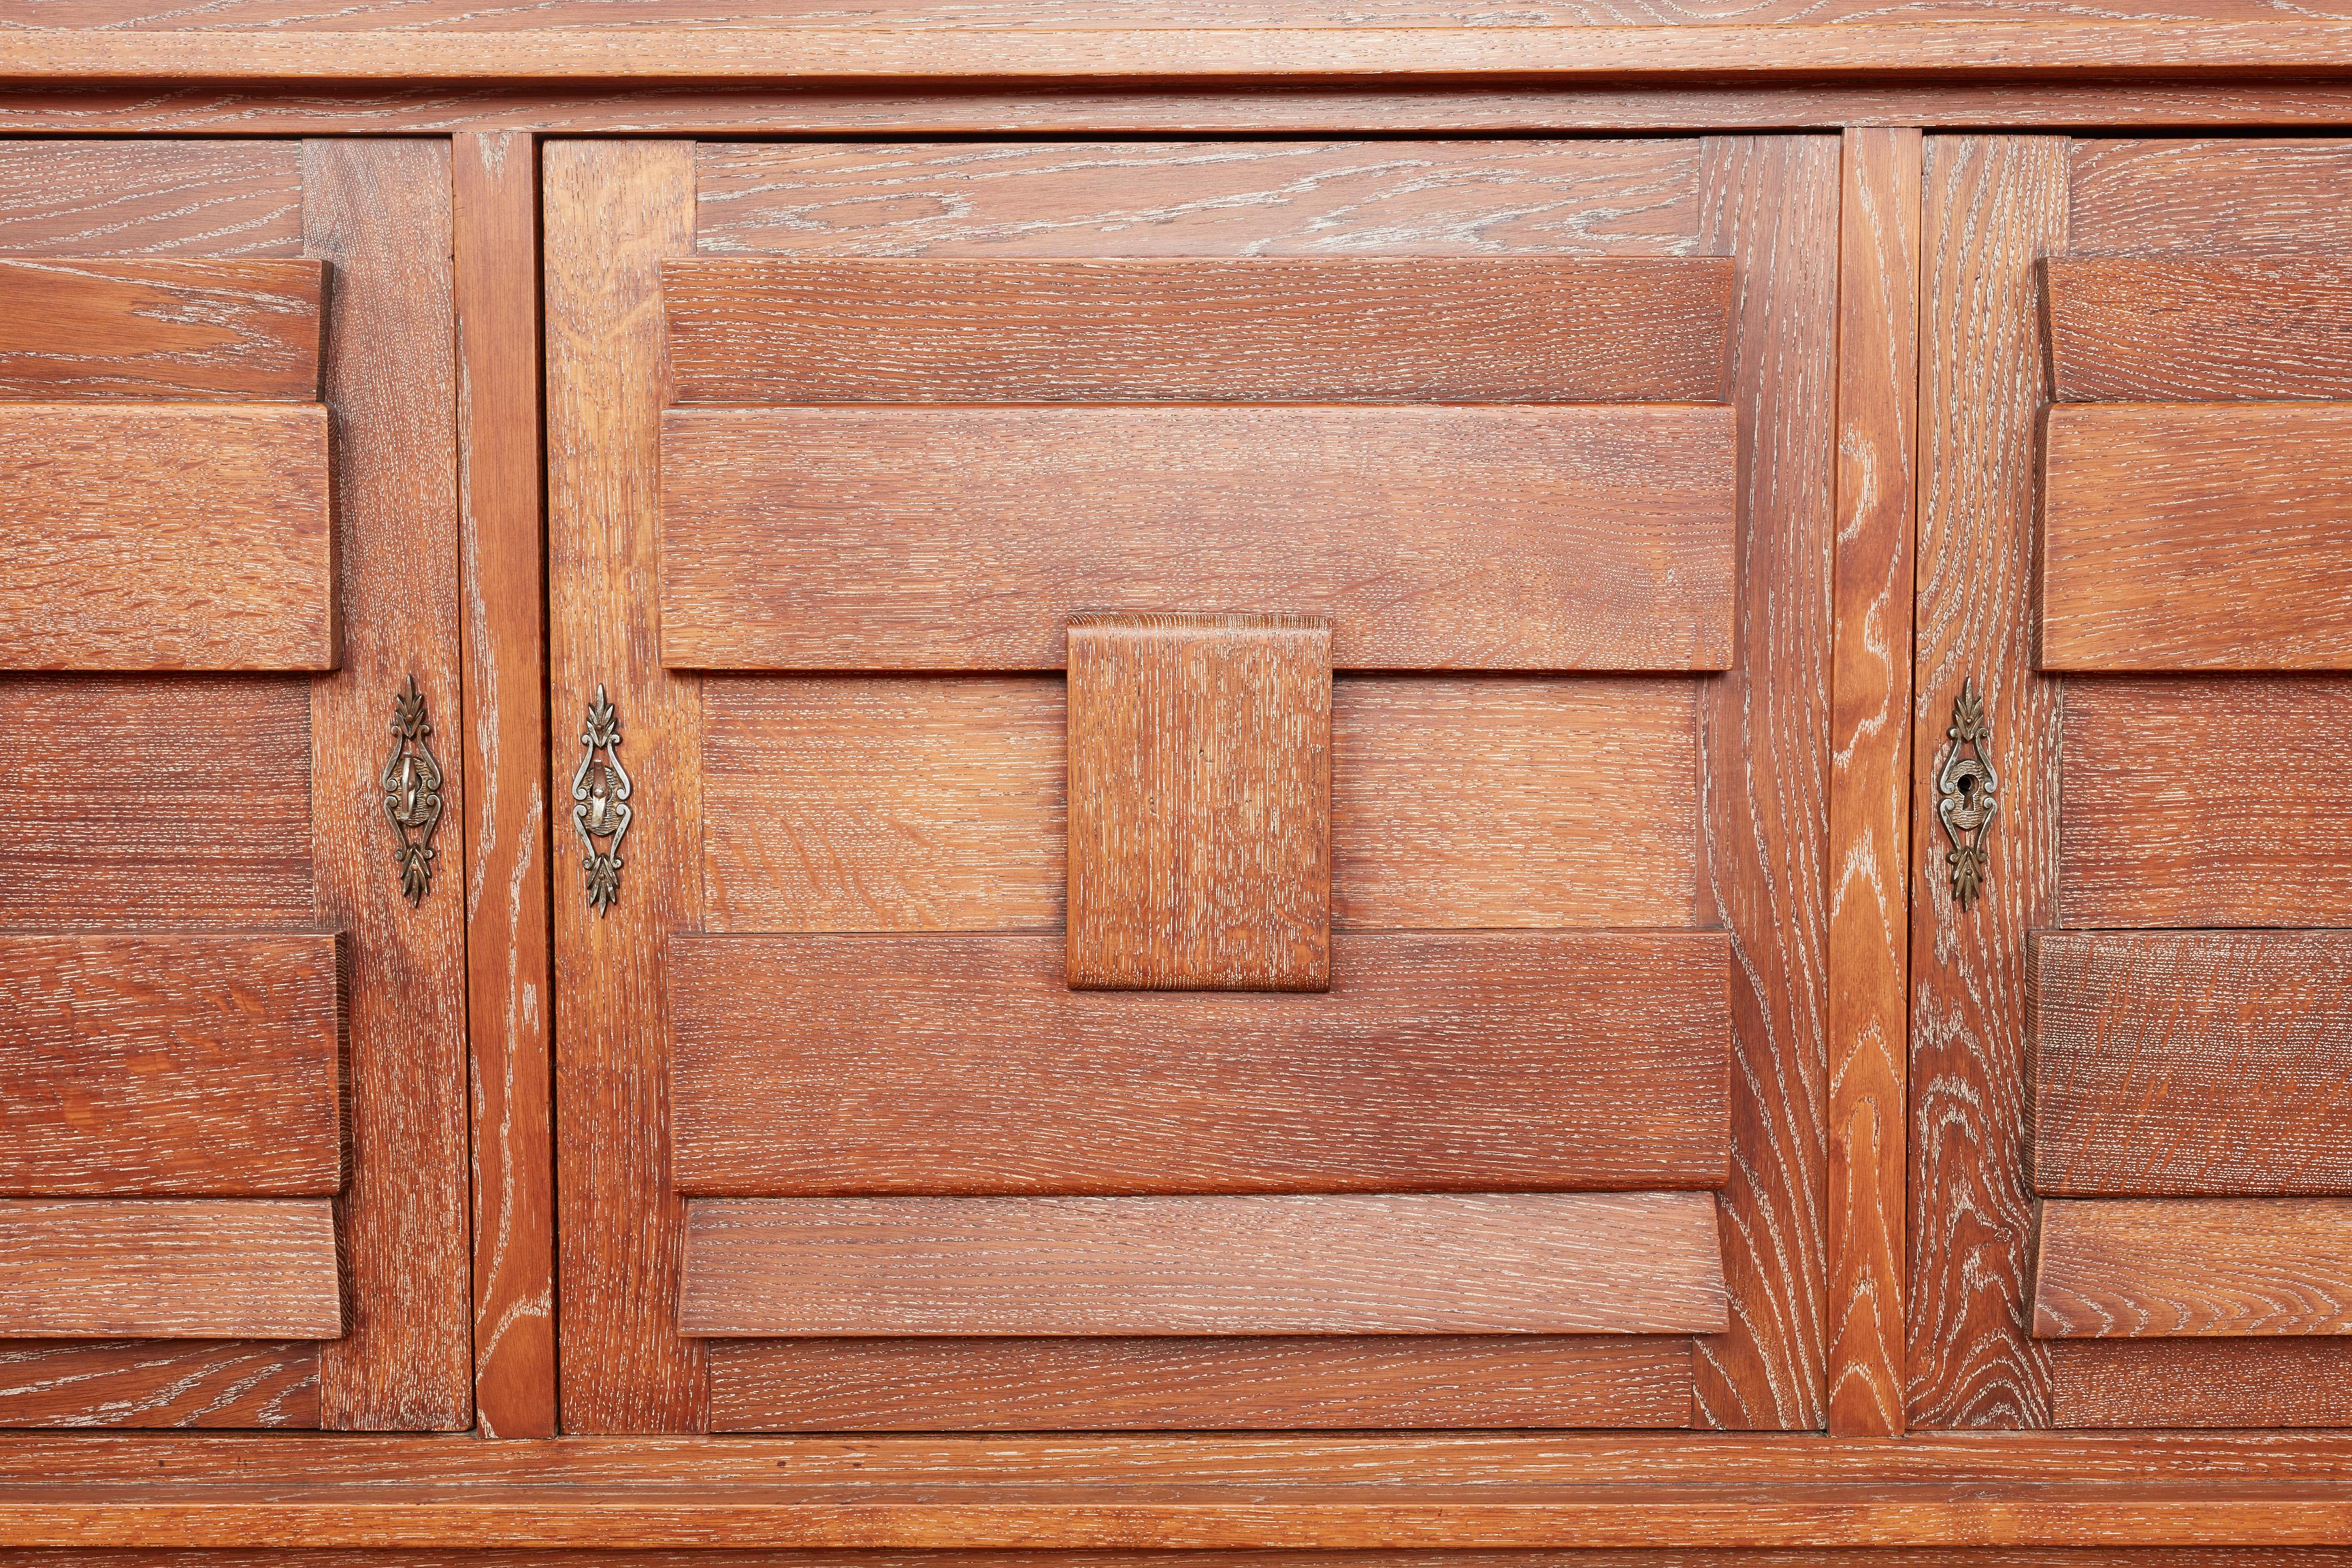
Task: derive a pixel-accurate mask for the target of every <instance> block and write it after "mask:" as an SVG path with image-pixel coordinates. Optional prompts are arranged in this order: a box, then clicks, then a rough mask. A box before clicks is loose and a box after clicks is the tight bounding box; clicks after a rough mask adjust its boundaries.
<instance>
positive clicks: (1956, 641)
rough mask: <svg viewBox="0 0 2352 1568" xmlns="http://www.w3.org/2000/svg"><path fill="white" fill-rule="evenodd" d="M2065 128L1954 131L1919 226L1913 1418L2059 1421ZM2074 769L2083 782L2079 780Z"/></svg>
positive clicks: (1935, 158) (2013, 1423)
mask: <svg viewBox="0 0 2352 1568" xmlns="http://www.w3.org/2000/svg"><path fill="white" fill-rule="evenodd" d="M2065 172H2066V143H2065V142H2064V141H2063V140H2062V139H2054V138H2043V137H1932V138H1930V139H1929V140H1928V142H1927V205H1926V208H1925V213H1924V222H1923V224H1922V234H1921V254H1922V257H1923V261H1924V266H1923V273H1922V283H1921V299H1920V322H1921V327H1920V350H1919V363H1920V384H1919V424H1920V452H1919V487H1920V489H1919V497H1920V500H1919V548H1918V552H1917V555H1916V561H1917V563H1918V597H1917V602H1916V634H1915V635H1916V647H1917V662H1916V667H1915V674H1914V679H1915V682H1916V691H1915V695H1914V706H1913V709H1912V770H1913V771H1912V784H1911V791H1912V819H1911V855H1912V866H1913V868H1914V869H1913V875H1912V893H1911V900H1912V902H1911V1138H1910V1142H1911V1195H1910V1227H1909V1228H1910V1239H1911V1255H1910V1273H1909V1277H1910V1282H1911V1283H1910V1291H1909V1295H1908V1300H1907V1301H1906V1307H1905V1326H1906V1330H1907V1331H1908V1341H1909V1348H1908V1352H1907V1355H1906V1361H1907V1364H1908V1367H1909V1374H1910V1385H1909V1405H1910V1419H1909V1425H1910V1426H1913V1427H1914V1428H1917V1427H1931V1426H1963V1427H2018V1426H2028V1427H2032V1426H2047V1425H2048V1424H2049V1419H2050V1415H2049V1394H2048V1366H2047V1363H2046V1361H2045V1359H2044V1357H2043V1356H2042V1352H2041V1351H2040V1350H2039V1349H2038V1348H2037V1347H2036V1346H2035V1344H2034V1343H2033V1342H2032V1338H2031V1336H2030V1335H2029V1334H2028V1332H2027V1323H2026V1311H2027V1305H2026V1304H2027V1300H2028V1296H2029V1285H2028V1281H2027V1278H2026V1276H2027V1270H2028V1263H2029V1259H2028V1239H2029V1237H2030V1234H2031V1230H2032V1201H2031V1198H2030V1195H2029V1194H2028V1190H2027V1173H2026V1109H2027V1107H2026V1057H2027V1033H2028V1027H2029V1026H2028V1022H2027V1020H2028V1017H2029V1016H2030V1009H2031V1004H2032V993H2031V988H2030V986H2029V984H2028V979H2027V973H2026V936H2027V933H2028V932H2029V931H2032V930H2034V929H2035V928H2037V927H2040V926H2045V925H2048V924H2050V923H2051V921H2050V910H2051V907H2052V903H2053V896H2054V883H2055V880H2056V878H2055V870H2056V839H2057V814H2058V798H2057V795H2058V792H2057V790H2056V788H2055V787H2054V786H2055V784H2056V781H2057V777H2058V771H2057V746H2058V694H2057V689H2056V688H2055V687H2054V686H2053V685H2052V684H2051V683H2049V682H2046V681H2043V680H2042V679H2040V678H2039V677H2038V676H2037V675H2036V674H2035V673H2034V669H2033V654H2032V647H2033V622H2032V587H2033V514H2034V490H2035V478H2036V476H2035V463H2034V456H2035V447H2036V437H2037V433H2038V421H2039V416H2040V413H2041V408H2042V404H2043V403H2044V402H2045V401H2046V389H2045V387H2044V385H2043V372H2042V364H2043V356H2042V342H2041V336H2042V334H2041V309H2040V301H2039V299H2038V297H2037V296H2038V289H2037V288H2036V264H2037V263H2038V261H2039V260H2040V258H2041V257H2042V255H2043V254H2044V253H2046V252H2049V251H2053V250H2060V249H2063V248H2064V247H2065V243H2066V184H2065ZM1963 681H1970V682H1973V683H1974V686H1975V689H1976V690H1978V691H1979V692H1980V693H1982V694H1984V697H1985V700H1986V710H1987V713H1988V716H1989V718H1990V722H1991V725H1992V742H1991V744H1992V750H1993V756H1994V759H1995V762H1996V763H1997V765H1998V767H1999V769H2000V780H2001V786H2000V800H2001V805H2000V817H1999V819H1998V821H1997V823H1996V825H1995V826H1994V828H1993V837H1992V840H1991V845H1992V859H1991V869H1990V879H1989V880H1988V882H1987V884H1986V887H1985V890H1984V893H1983V895H1982V896H1981V897H1980V898H1979V899H1977V900H1975V901H1974V902H1972V903H1971V904H1970V905H1969V907H1968V909H1966V910H1961V909H1959V908H1958V906H1957V905H1956V904H1955V903H1954V902H1953V900H1952V890H1951V877H1950V868H1949V867H1948V865H1947V864H1946V863H1945V856H1946V854H1947V852H1948V850H1949V848H1950V843H1949V840H1948V838H1947V837H1945V833H1944V828H1943V826H1942V825H1941V824H1940V823H1939V822H1938V821H1937V819H1936V815H1935V800H1936V795H1935V784H1934V775H1935V770H1936V769H1937V766H1939V765H1940V763H1942V761H1943V758H1944V752H1945V748H1946V747H1947V746H1948V744H1949V741H1948V736H1947V735H1946V732H1945V731H1947V730H1948V728H1949V727H1950V725H1951V722H1952V700H1953V698H1954V696H1955V695H1956V694H1957V693H1958V691H1959V689H1960V687H1961V683H1962V682H1963ZM2070 787H2071V786H2070Z"/></svg>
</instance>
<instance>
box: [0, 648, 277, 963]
mask: <svg viewBox="0 0 2352 1568" xmlns="http://www.w3.org/2000/svg"><path fill="white" fill-rule="evenodd" d="M208 733H216V734H221V735H233V736H235V737H236V759H235V763H234V764H233V765H225V764H224V763H223V762H222V760H221V759H220V758H219V757H218V756H216V755H208V754H206V752H205V746H204V743H203V740H202V737H203V736H205V734H208ZM192 763H194V764H196V765H191V764H192ZM0 777H4V778H10V779H17V780H26V779H37V780H39V781H40V787H39V788H37V789H19V790H17V791H16V792H15V793H14V794H13V795H11V797H10V800H9V805H8V809H7V810H5V811H0V865H5V867H6V868H7V874H6V875H5V876H0V924H5V925H9V926H16V927H18V928H32V929H36V930H43V929H74V930H100V931H104V930H121V929H125V928H142V927H158V926H161V927H189V926H209V927H225V928H245V929H251V928H254V927H272V926H274V927H278V928H280V929H283V928H286V927H289V926H305V925H309V924H310V923H311V922H312V910H311V900H310V693H309V691H308V690H307V689H305V686H304V685H303V684H302V683H300V682H298V681H294V680H289V679H281V678H258V679H257V678H251V677H244V676H181V677H177V678H175V679H172V680H170V681H158V680H154V679H144V678H139V677H129V676H11V675H0ZM167 795H168V797H169V799H170V800H171V802H172V805H171V806H170V807H169V808H168V809H161V808H159V806H158V802H159V801H161V800H163V799H164V798H165V797H166V796H167Z"/></svg>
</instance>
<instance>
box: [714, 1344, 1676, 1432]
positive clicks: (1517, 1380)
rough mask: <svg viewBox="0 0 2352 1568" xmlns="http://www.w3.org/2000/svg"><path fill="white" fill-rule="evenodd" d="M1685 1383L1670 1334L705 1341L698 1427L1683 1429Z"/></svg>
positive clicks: (778, 1429) (928, 1429)
mask: <svg viewBox="0 0 2352 1568" xmlns="http://www.w3.org/2000/svg"><path fill="white" fill-rule="evenodd" d="M1691 1381H1692V1380H1691V1343H1690V1341H1688V1340H1687V1339H1681V1338H1675V1337H1672V1336H1648V1335H1572V1336H1559V1337H1550V1336H1529V1335H1516V1334H1514V1335H1478V1336H1471V1335H1465V1336H1460V1337H1447V1336H1420V1335H1392V1336H1391V1335H1384V1336H1381V1337H1378V1338H1371V1339H1347V1340H1332V1339H1325V1338H1315V1337H1308V1336H1292V1337H1287V1338H1270V1339H1127V1340H1112V1339H1045V1340H1019V1339H1003V1340H793V1341H782V1340H719V1341H717V1342H713V1343H712V1345H711V1347H710V1428H711V1430H712V1431H714V1432H874V1431H879V1432H889V1431H897V1432H956V1431H971V1432H1048V1431H1066V1430H1070V1429H1073V1428H1083V1429H1087V1430H1096V1431H1116V1430H1121V1429H1127V1430H1138V1429H1140V1430H1149V1429H1151V1428H1154V1427H1202V1426H1208V1427H1223V1428H1229V1429H1240V1430H1249V1429H1262V1430H1313V1429H1317V1428H1322V1429H1338V1428H1348V1427H1381V1426H1408V1427H1546V1426H1552V1427H1560V1426H1620V1427H1657V1426H1688V1425H1689V1424H1690V1417H1691Z"/></svg>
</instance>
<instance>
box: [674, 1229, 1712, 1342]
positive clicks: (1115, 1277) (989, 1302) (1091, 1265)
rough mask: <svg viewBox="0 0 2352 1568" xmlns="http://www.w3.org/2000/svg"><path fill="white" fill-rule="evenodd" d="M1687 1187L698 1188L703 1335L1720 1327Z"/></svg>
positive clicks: (1708, 1237)
mask: <svg viewBox="0 0 2352 1568" xmlns="http://www.w3.org/2000/svg"><path fill="white" fill-rule="evenodd" d="M1717 1245H1718V1243H1717V1236H1716V1214H1715V1199H1714V1197H1713V1196H1712V1195H1711V1194H1706V1193H1615V1194H1601V1193H1555V1194H1511V1195H1495V1194H1475V1195H1470V1194H1465V1195H1459V1196H1452V1195H1434V1196H1433V1195H1419V1194H1417V1195H1413V1196H1405V1197H1348V1196H1314V1197H1244V1198H1235V1197H1185V1198H1139V1197H1122V1198H764V1199H762V1198H734V1199H720V1198H701V1199H697V1200H695V1201H693V1202H691V1203H689V1204H688V1205H687V1223H686V1263H685V1277H684V1281H683V1284H682V1287H681V1292H680V1299H679V1303H678V1326H679V1329H680V1331H682V1332H684V1333H687V1334H690V1335H708V1336H730V1337H741V1336H756V1337H761V1338H770V1337H778V1338H796V1337H801V1336H817V1337H831V1336H850V1337H856V1336H863V1335H876V1334H882V1335H895V1334H942V1335H965V1334H973V1335H996V1334H1015V1335H1045V1336H1052V1335H1062V1334H1075V1335H1087V1336H1093V1335H1123V1334H1149V1335H1160V1334H1174V1335H1183V1334H1407V1333H1505V1334H1516V1333H1677V1332H1685V1331H1696V1332H1702V1333H1704V1332H1707V1331H1715V1330H1720V1329H1721V1328H1722V1327H1723V1323H1724V1298H1723V1276H1722V1268H1721V1266H1720V1263H1719V1261H1718V1254H1717Z"/></svg>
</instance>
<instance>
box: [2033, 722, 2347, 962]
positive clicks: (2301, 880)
mask: <svg viewBox="0 0 2352 1568" xmlns="http://www.w3.org/2000/svg"><path fill="white" fill-rule="evenodd" d="M2347 744H2352V679H2345V678H2343V677H2340V676H2338V677H2326V676H2318V677H2303V678H2285V677H2281V678H2277V679H2232V678H2228V677H2214V678H2208V679H2187V678H2182V679H2164V680H2079V681H2075V682H2074V683H2073V685H2071V686H2070V687H2069V688H2068V690H2067V696H2066V734H2065V786H2066V787H2065V802H2064V807H2063V812H2062V813H2061V816H2060V822H2059V835H2058V846H2057V847H2058V859H2059V863H2060V872H2059V892H2058V896H2059V908H2060V911H2061V914H2062V915H2063V920H2062V921H2059V922H2058V923H2061V924H2064V925H2069V926H2221V925H2244V926H2315V925H2343V924H2352V792H2347V790H2346V789H2345V787H2344V776H2345V775H2344V759H2345V756H2346V748H2347ZM2009 776H2010V774H2009V773H2007V771H2004V773H2003V774H2002V777H2003V779H2004V781H2006V780H2007V779H2008V778H2009ZM2001 810H2002V814H2003V815H2004V816H2006V815H2007V814H2008V812H2009V810H2010V807H2009V806H2008V805H2004V806H2003V807H2002V808H2001Z"/></svg>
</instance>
